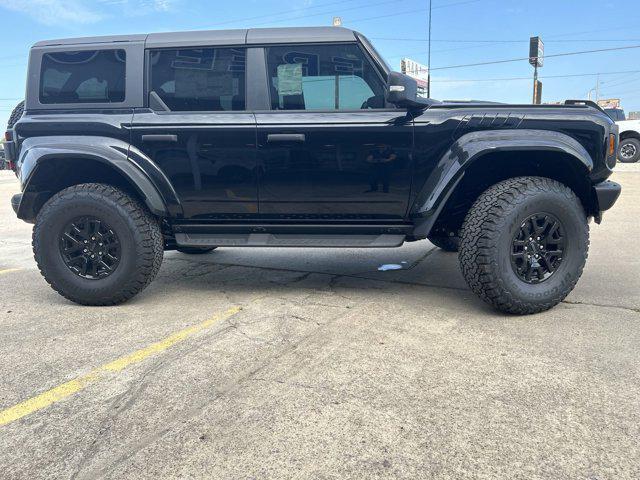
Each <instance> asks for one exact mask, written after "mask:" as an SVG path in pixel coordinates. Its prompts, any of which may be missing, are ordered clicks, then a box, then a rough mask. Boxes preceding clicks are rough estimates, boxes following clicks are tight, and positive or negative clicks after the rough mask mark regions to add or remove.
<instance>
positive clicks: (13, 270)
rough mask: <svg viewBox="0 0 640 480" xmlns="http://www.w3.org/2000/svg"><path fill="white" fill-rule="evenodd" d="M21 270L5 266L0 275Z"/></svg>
mask: <svg viewBox="0 0 640 480" xmlns="http://www.w3.org/2000/svg"><path fill="white" fill-rule="evenodd" d="M18 270H20V269H19V268H5V269H4V270H0V275H4V274H5V273H11V272H17V271H18Z"/></svg>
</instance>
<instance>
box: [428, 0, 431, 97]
mask: <svg viewBox="0 0 640 480" xmlns="http://www.w3.org/2000/svg"><path fill="white" fill-rule="evenodd" d="M427 48H428V52H429V53H428V54H427V98H431V0H429V42H428V47H427Z"/></svg>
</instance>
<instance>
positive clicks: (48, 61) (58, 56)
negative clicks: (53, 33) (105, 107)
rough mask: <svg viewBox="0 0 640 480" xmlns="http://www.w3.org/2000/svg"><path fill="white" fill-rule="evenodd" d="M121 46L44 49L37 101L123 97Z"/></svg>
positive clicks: (115, 99) (100, 100)
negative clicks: (117, 47) (51, 50)
mask: <svg viewBox="0 0 640 480" xmlns="http://www.w3.org/2000/svg"><path fill="white" fill-rule="evenodd" d="M125 64H126V54H125V51H124V50H81V51H73V52H55V53H45V54H44V55H43V56H42V69H41V76H40V103H113V102H123V101H124V93H125V92H124V87H125Z"/></svg>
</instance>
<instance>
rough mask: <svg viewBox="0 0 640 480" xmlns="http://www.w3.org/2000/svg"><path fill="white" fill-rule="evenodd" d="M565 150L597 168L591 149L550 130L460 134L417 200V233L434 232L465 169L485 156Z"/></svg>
mask: <svg viewBox="0 0 640 480" xmlns="http://www.w3.org/2000/svg"><path fill="white" fill-rule="evenodd" d="M517 151H526V152H532V151H538V152H545V151H546V152H561V153H565V154H568V155H570V156H571V157H573V158H574V159H575V161H576V162H577V164H579V165H581V166H582V167H583V168H584V169H585V170H586V171H587V172H591V171H592V170H593V160H592V159H591V156H590V155H589V152H587V150H586V149H585V148H584V147H583V146H582V145H581V144H580V143H579V142H578V141H577V140H575V139H574V138H571V137H570V136H568V135H566V134H564V133H561V132H555V131H549V130H532V129H522V130H489V131H487V130H484V131H477V132H471V133H467V134H466V135H463V136H462V137H460V138H459V139H458V140H457V141H456V142H455V143H453V145H451V147H450V148H449V150H447V152H446V153H445V154H444V155H443V156H442V157H441V158H440V161H439V162H438V164H437V165H436V167H435V168H434V169H433V171H432V172H431V174H430V175H429V176H428V177H427V180H426V181H425V183H424V185H423V186H422V188H421V189H420V191H419V192H418V194H417V196H416V199H415V200H414V202H413V204H412V206H411V210H410V213H409V216H410V217H411V218H412V219H413V220H414V222H415V225H416V228H415V230H414V235H415V236H416V237H419V238H422V237H426V236H427V235H428V234H429V232H430V231H431V227H433V224H434V223H435V222H436V220H437V218H438V215H439V214H440V212H441V211H442V209H443V208H444V206H445V204H446V203H447V200H448V199H449V197H450V196H451V194H452V193H453V192H454V191H455V189H456V187H457V186H458V184H459V183H460V181H461V180H462V177H463V176H464V174H465V172H466V171H467V170H468V169H469V167H470V166H471V165H473V164H474V163H475V162H476V161H478V160H479V159H481V158H482V157H483V156H485V155H487V154H490V153H494V152H517Z"/></svg>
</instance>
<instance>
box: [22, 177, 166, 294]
mask: <svg viewBox="0 0 640 480" xmlns="http://www.w3.org/2000/svg"><path fill="white" fill-rule="evenodd" d="M83 215H90V216H94V217H96V218H98V219H100V220H101V221H103V222H106V223H107V224H108V225H109V226H110V228H111V230H113V231H114V232H115V233H116V235H117V236H118V239H119V242H120V248H121V258H120V262H119V264H118V265H117V267H116V268H115V269H114V271H113V273H111V274H110V275H109V276H107V277H106V278H97V279H88V278H82V277H81V276H78V275H76V273H74V272H72V271H71V270H70V269H69V267H67V265H66V264H65V262H64V260H63V257H62V253H61V251H60V247H59V245H60V243H59V237H60V235H61V234H62V230H63V229H64V228H65V225H66V224H68V222H71V221H72V220H73V219H74V218H76V217H79V216H83ZM32 245H33V253H34V257H35V260H36V263H37V265H38V268H39V269H40V272H41V273H42V275H43V276H44V278H45V280H46V281H47V282H48V283H49V285H51V287H52V288H53V289H54V290H55V291H56V292H58V293H59V294H60V295H62V296H63V297H65V298H67V299H69V300H71V301H73V302H75V303H79V304H82V305H115V304H118V303H122V302H124V301H126V300H128V299H130V298H131V297H133V296H134V295H136V294H137V293H139V292H140V291H142V290H143V289H144V288H145V287H146V286H147V285H148V284H149V283H150V282H151V281H152V280H153V279H154V277H155V276H156V274H157V273H158V270H159V269H160V265H161V264H162V256H163V250H164V242H163V236H162V233H161V230H160V225H159V222H158V220H157V219H156V218H155V217H154V216H152V215H151V214H150V213H149V211H148V210H147V209H146V208H145V207H144V206H143V205H141V204H140V203H138V201H137V200H135V199H134V198H132V197H131V196H129V195H128V194H127V193H125V192H123V191H122V190H120V189H118V188H115V187H113V186H110V185H104V184H100V183H85V184H80V185H74V186H72V187H69V188H66V189H64V190H62V191H60V192H58V193H56V194H55V195H54V196H53V197H51V198H50V199H49V200H48V201H47V202H46V203H45V205H44V206H43V207H42V209H41V210H40V212H39V213H38V216H37V218H36V223H35V225H34V228H33V244H32Z"/></svg>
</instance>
